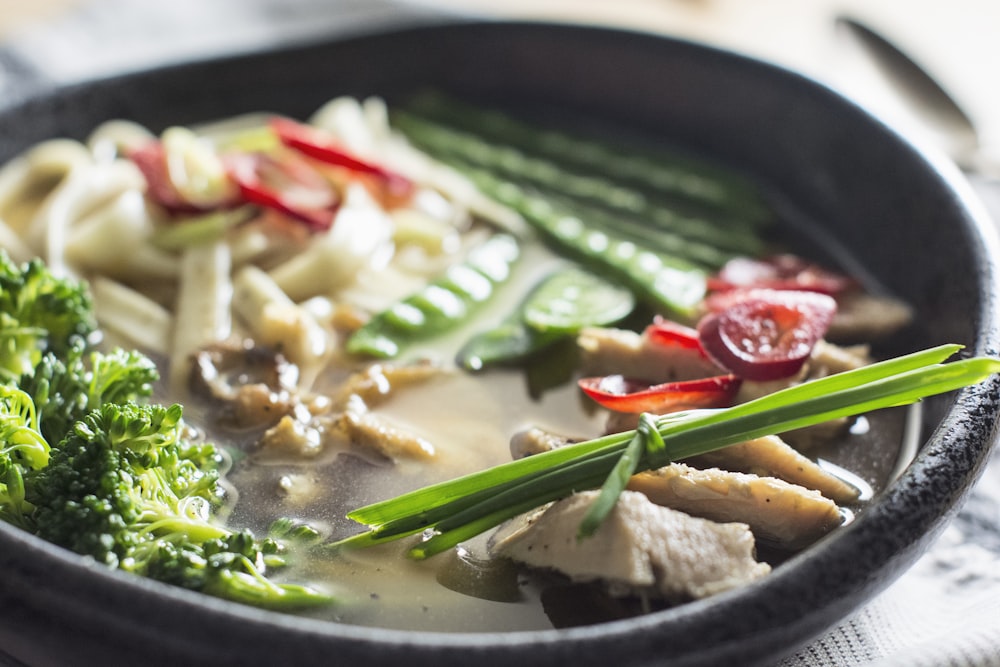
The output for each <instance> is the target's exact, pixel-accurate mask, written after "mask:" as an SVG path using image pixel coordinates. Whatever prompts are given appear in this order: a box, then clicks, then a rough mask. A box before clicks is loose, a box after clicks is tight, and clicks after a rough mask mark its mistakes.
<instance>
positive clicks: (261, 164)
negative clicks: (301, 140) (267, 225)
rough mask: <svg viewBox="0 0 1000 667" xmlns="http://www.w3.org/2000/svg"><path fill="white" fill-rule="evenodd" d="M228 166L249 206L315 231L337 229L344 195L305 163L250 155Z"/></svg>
mask: <svg viewBox="0 0 1000 667" xmlns="http://www.w3.org/2000/svg"><path fill="white" fill-rule="evenodd" d="M227 164H228V165H229V169H230V174H231V176H232V178H233V180H234V181H235V182H236V184H237V186H239V189H240V195H241V196H242V197H243V198H244V199H245V200H246V201H247V202H249V203H251V204H256V205H258V206H262V207H264V208H269V209H272V210H274V211H278V212H280V213H284V214H285V215H288V216H291V217H293V218H295V219H297V220H300V221H302V222H304V223H306V224H307V225H308V226H309V227H311V228H312V229H314V230H324V229H329V228H330V226H331V225H333V220H334V218H335V217H336V215H337V210H338V209H339V207H340V203H341V197H340V193H339V192H337V190H336V189H335V188H334V187H333V185H332V184H331V183H330V182H329V181H328V180H326V179H325V178H323V176H321V175H320V174H319V173H317V172H316V170H315V169H313V168H312V167H311V166H309V165H308V164H307V163H305V162H303V161H301V159H294V158H292V157H291V155H285V156H282V158H281V159H278V158H277V157H274V156H271V155H265V154H263V153H247V154H239V155H233V156H230V157H229V158H228V160H227Z"/></svg>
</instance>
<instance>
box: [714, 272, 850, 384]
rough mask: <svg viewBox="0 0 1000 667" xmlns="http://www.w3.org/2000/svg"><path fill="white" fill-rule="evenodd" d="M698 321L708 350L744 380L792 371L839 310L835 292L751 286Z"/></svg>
mask: <svg viewBox="0 0 1000 667" xmlns="http://www.w3.org/2000/svg"><path fill="white" fill-rule="evenodd" d="M749 294H750V295H749V296H748V297H747V298H745V299H743V300H740V301H736V302H734V303H732V304H731V305H729V306H728V307H726V308H723V309H721V310H719V311H718V312H713V313H710V314H708V315H706V316H705V317H703V318H702V320H701V321H700V322H699V323H698V336H699V337H700V338H701V344H702V347H703V348H704V349H705V351H706V352H707V353H708V355H709V356H710V357H711V358H712V359H714V360H715V362H716V363H718V364H719V365H720V366H722V367H723V368H725V369H727V370H729V371H730V372H731V373H734V374H736V375H738V376H740V377H742V378H745V379H747V380H757V381H766V380H777V379H780V378H785V377H790V376H792V375H795V373H797V372H798V371H799V369H801V368H802V365H803V364H804V363H805V362H806V360H807V359H808V358H809V355H810V354H812V350H813V347H814V346H815V345H816V343H817V342H818V341H819V340H820V339H821V338H822V337H823V335H824V334H825V333H826V331H827V329H828V328H829V327H830V322H831V321H832V320H833V316H834V314H835V313H836V311H837V302H836V301H835V300H834V299H833V297H831V296H828V295H826V294H819V293H817V292H802V291H799V292H796V291H789V290H752V291H751V292H750V293H749Z"/></svg>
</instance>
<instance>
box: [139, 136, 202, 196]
mask: <svg viewBox="0 0 1000 667" xmlns="http://www.w3.org/2000/svg"><path fill="white" fill-rule="evenodd" d="M128 158H129V159H130V160H131V161H132V162H133V163H134V164H135V166H136V167H138V168H139V171H140V172H142V175H143V177H145V179H146V196H148V197H149V198H150V199H151V200H152V201H154V202H156V203H157V204H159V205H160V206H162V207H163V208H164V209H166V211H167V212H169V213H172V214H181V213H198V212H201V211H202V210H203V209H201V208H199V207H197V206H195V205H194V204H192V203H191V202H189V201H187V200H186V199H185V198H184V197H183V196H181V193H180V192H178V191H177V188H176V187H174V184H173V183H172V182H171V181H170V176H169V174H168V172H167V158H166V155H165V153H164V150H163V144H162V143H160V141H158V140H155V139H154V140H151V141H148V142H146V143H145V144H143V145H142V146H140V147H139V148H136V149H135V150H133V151H131V152H129V154H128Z"/></svg>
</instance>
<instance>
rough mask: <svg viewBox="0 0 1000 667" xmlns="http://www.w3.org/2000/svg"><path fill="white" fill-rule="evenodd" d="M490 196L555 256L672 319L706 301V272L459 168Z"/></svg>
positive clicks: (486, 174)
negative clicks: (517, 217) (622, 287)
mask: <svg viewBox="0 0 1000 667" xmlns="http://www.w3.org/2000/svg"><path fill="white" fill-rule="evenodd" d="M455 166H457V167H458V168H459V169H460V170H461V171H462V172H463V173H465V174H466V176H468V177H469V178H470V179H471V180H472V182H473V183H475V185H476V186H477V187H478V188H479V189H480V190H481V191H482V192H484V193H485V194H486V195H487V196H490V197H492V198H494V199H496V200H497V201H498V202H500V203H501V204H504V205H505V206H508V207H510V208H511V209H513V210H515V211H517V212H518V213H519V214H521V216H523V217H524V219H525V220H526V221H527V222H528V223H529V224H530V225H532V227H534V228H535V229H536V230H537V231H538V232H539V233H540V234H541V235H542V237H543V238H544V239H545V240H546V241H547V242H548V243H550V244H551V245H553V246H554V247H555V248H556V250H557V251H560V252H562V253H563V254H565V255H570V256H572V257H573V258H575V259H578V260H580V261H582V262H584V263H586V264H590V265H591V266H593V267H595V268H596V269H597V270H598V271H599V272H602V273H604V274H606V275H607V277H608V278H610V279H612V280H616V281H619V282H621V283H622V284H623V285H625V286H627V287H628V288H629V289H631V290H632V291H633V293H634V294H635V295H636V296H638V297H640V298H642V299H644V300H645V301H647V302H649V303H651V304H652V305H653V306H654V307H655V308H657V309H658V310H660V311H664V313H665V314H670V315H671V316H673V318H674V319H678V318H679V319H683V320H688V319H691V318H693V316H694V315H695V312H696V309H697V307H698V305H699V304H700V303H701V300H702V299H703V298H704V296H705V290H706V281H707V273H706V271H705V270H704V269H703V268H701V267H699V266H698V265H696V264H693V263H691V262H688V261H685V260H682V259H679V258H677V257H672V256H669V255H666V254H664V253H657V252H653V251H650V250H648V249H645V248H642V247H641V246H638V245H636V244H635V243H633V242H632V241H630V240H627V239H624V238H621V237H619V236H616V235H615V234H613V233H612V232H606V231H604V230H599V229H594V228H592V227H589V226H588V225H587V224H586V222H585V221H584V220H582V219H581V218H579V217H576V216H574V215H572V214H568V213H566V212H565V211H562V210H560V209H558V208H557V207H555V206H553V204H552V203H551V202H550V201H549V200H547V199H545V198H544V197H539V196H537V195H535V194H533V193H532V192H531V191H529V190H527V189H525V188H523V187H520V186H518V185H517V184H516V183H513V182H511V181H508V180H504V179H502V178H499V177H497V176H496V175H495V174H493V173H491V172H489V171H487V170H484V169H479V168H475V167H470V166H468V165H458V164H457V163H456V164H455Z"/></svg>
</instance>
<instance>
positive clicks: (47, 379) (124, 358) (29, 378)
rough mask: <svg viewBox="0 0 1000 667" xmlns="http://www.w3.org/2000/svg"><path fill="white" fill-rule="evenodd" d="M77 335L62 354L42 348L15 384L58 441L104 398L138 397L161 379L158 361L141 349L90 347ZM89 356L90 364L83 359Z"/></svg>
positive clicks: (46, 433)
mask: <svg viewBox="0 0 1000 667" xmlns="http://www.w3.org/2000/svg"><path fill="white" fill-rule="evenodd" d="M86 350H87V348H86V345H85V343H84V341H83V340H82V339H79V338H78V339H76V340H75V341H73V342H72V343H71V344H70V347H69V348H68V349H67V350H66V352H65V353H64V354H63V355H62V357H59V356H56V355H55V354H53V353H52V352H46V353H45V354H44V355H43V356H42V359H41V361H39V362H38V365H37V366H35V368H34V371H33V372H32V373H29V374H25V375H23V376H22V377H21V379H20V381H19V383H18V384H19V386H20V388H21V389H23V390H24V391H25V392H27V393H28V394H30V395H31V397H32V399H33V400H34V402H35V408H36V410H37V411H38V421H39V424H40V425H41V429H42V434H43V435H44V436H45V438H46V439H47V440H48V441H49V442H53V443H58V442H59V441H60V440H62V439H63V438H64V437H66V435H68V434H69V430H70V427H72V426H73V424H75V423H76V422H78V421H80V420H82V419H83V418H84V417H85V416H86V415H87V414H88V413H89V412H91V411H92V410H94V409H96V408H99V407H101V406H102V405H104V404H105V403H127V402H130V401H137V402H138V401H142V400H144V399H147V398H149V397H150V396H151V395H152V393H153V384H154V383H156V381H157V380H158V379H159V372H158V371H157V369H156V364H154V363H153V361H152V360H150V359H149V358H148V357H146V356H145V355H143V354H142V353H141V352H135V351H131V352H130V351H125V350H121V349H115V350H113V351H111V352H109V353H102V352H91V353H90V355H89V357H88V356H86ZM85 358H87V359H89V365H88V364H87V363H86V362H85Z"/></svg>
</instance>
